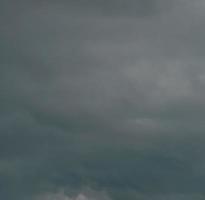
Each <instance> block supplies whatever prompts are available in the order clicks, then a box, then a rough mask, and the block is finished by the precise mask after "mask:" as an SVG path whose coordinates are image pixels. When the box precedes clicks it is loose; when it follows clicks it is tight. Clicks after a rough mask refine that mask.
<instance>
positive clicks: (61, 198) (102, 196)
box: [34, 190, 111, 200]
mask: <svg viewBox="0 0 205 200" xmlns="http://www.w3.org/2000/svg"><path fill="white" fill-rule="evenodd" d="M34 200H111V199H110V197H108V196H107V194H106V193H104V192H96V191H92V190H89V191H85V192H80V193H79V194H77V195H74V196H69V195H67V194H65V192H64V191H63V190H61V191H59V192H57V193H45V194H42V195H40V196H37V197H35V198H34Z"/></svg>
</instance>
